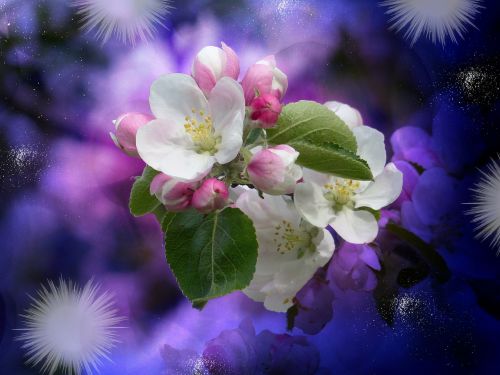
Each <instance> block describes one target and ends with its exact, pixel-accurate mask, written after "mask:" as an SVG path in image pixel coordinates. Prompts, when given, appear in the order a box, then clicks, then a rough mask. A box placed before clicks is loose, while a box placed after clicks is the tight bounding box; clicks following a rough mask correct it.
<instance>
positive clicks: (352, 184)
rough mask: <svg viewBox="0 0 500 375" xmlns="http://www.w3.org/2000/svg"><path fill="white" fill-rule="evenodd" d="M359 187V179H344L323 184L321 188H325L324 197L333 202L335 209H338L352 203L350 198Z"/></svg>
mask: <svg viewBox="0 0 500 375" xmlns="http://www.w3.org/2000/svg"><path fill="white" fill-rule="evenodd" d="M359 187H360V183H359V181H354V180H344V179H339V180H336V181H335V182H334V183H330V184H325V185H323V188H324V189H325V190H326V192H325V198H326V199H328V200H329V201H331V202H333V204H334V208H335V209H336V210H337V209H338V210H340V209H341V208H342V207H343V206H345V205H348V204H352V198H353V196H354V194H355V193H356V190H358V189H359Z"/></svg>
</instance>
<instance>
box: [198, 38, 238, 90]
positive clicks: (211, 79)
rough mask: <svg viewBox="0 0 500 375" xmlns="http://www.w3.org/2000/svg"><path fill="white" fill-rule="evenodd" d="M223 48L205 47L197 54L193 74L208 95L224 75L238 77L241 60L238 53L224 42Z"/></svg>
mask: <svg viewBox="0 0 500 375" xmlns="http://www.w3.org/2000/svg"><path fill="white" fill-rule="evenodd" d="M221 46H222V48H219V47H214V46H208V47H204V48H203V49H202V50H201V51H200V52H198V54H197V55H196V57H195V59H194V62H193V66H192V75H193V77H194V79H195V81H196V83H197V84H198V86H199V87H200V89H201V90H202V91H203V92H204V93H205V95H208V94H209V93H210V91H212V89H213V88H214V86H215V84H216V83H217V81H218V80H219V79H221V78H222V77H230V78H233V79H238V76H239V74H240V61H239V59H238V56H237V55H236V53H235V52H234V51H233V50H232V49H231V48H230V47H229V46H227V45H226V44H225V43H224V42H222V43H221Z"/></svg>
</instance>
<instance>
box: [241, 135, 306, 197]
mask: <svg viewBox="0 0 500 375" xmlns="http://www.w3.org/2000/svg"><path fill="white" fill-rule="evenodd" d="M298 156H299V153H298V152H297V151H295V150H294V149H293V148H292V147H290V146H287V145H279V146H275V147H272V148H268V149H264V150H260V151H258V152H257V153H256V154H255V155H254V156H253V157H252V159H251V160H250V163H248V166H247V171H248V176H249V177H250V181H251V182H252V184H254V185H255V187H256V188H257V189H259V190H262V191H263V192H264V193H267V194H272V195H282V194H291V193H293V191H294V189H295V184H296V183H297V181H298V180H300V179H301V178H302V169H301V168H300V167H299V166H297V165H296V164H295V161H296V160H297V158H298Z"/></svg>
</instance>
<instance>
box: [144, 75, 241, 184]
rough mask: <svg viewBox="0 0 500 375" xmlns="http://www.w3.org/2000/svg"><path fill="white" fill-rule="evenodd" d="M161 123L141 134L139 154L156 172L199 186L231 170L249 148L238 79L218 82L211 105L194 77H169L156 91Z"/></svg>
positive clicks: (155, 86) (151, 101)
mask: <svg viewBox="0 0 500 375" xmlns="http://www.w3.org/2000/svg"><path fill="white" fill-rule="evenodd" d="M149 104H150V106H151V111H152V112H153V114H154V115H155V117H156V120H153V121H151V122H149V123H148V124H146V125H144V126H142V127H141V128H140V129H139V131H138V132H137V140H136V143H137V151H138V152H139V155H140V157H141V158H142V160H144V161H145V162H146V163H147V164H148V165H150V166H151V167H152V168H154V169H156V170H158V171H160V172H163V173H165V174H166V175H169V176H171V177H175V178H179V179H183V180H189V181H195V180H199V179H201V178H203V177H205V176H206V175H207V174H208V173H209V172H210V170H211V169H212V166H213V165H214V164H215V163H219V164H226V163H229V162H230V161H232V160H233V159H234V158H235V157H236V156H237V155H238V153H239V151H240V148H241V145H242V143H243V120H244V117H245V99H244V97H243V90H242V88H241V86H240V85H239V84H238V83H237V82H236V81H235V80H234V79H232V78H229V77H223V78H221V79H220V80H219V81H217V83H216V85H215V87H214V88H213V90H212V91H211V92H210V94H209V96H208V100H207V98H206V97H205V95H204V94H203V92H202V91H201V90H200V88H199V87H198V85H197V84H196V82H195V81H194V79H193V78H192V77H191V76H188V75H186V74H167V75H165V76H163V77H160V78H159V79H158V80H156V81H155V82H154V83H153V85H152V86H151V95H150V97H149Z"/></svg>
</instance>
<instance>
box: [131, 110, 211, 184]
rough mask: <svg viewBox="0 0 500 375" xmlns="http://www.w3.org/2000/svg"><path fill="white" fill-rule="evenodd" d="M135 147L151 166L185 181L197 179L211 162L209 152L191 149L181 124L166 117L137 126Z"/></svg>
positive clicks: (203, 174)
mask: <svg viewBox="0 0 500 375" xmlns="http://www.w3.org/2000/svg"><path fill="white" fill-rule="evenodd" d="M137 150H138V152H139V155H140V157H141V159H142V160H144V162H145V163H146V164H148V165H150V166H151V167H152V168H153V169H156V170H157V171H160V172H163V173H165V174H167V175H169V176H172V177H175V178H179V179H183V180H188V181H197V180H200V179H201V178H203V177H204V176H206V175H207V174H208V173H209V172H210V170H211V168H212V166H213V164H214V163H215V158H214V157H213V156H210V155H206V154H198V153H197V152H196V151H194V150H193V149H192V141H191V138H190V137H189V136H188V135H187V134H186V132H185V131H184V127H183V126H182V125H180V126H178V125H176V124H175V123H172V122H170V121H167V120H153V121H151V122H149V123H147V124H146V125H144V126H143V127H141V128H139V130H138V132H137Z"/></svg>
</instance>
